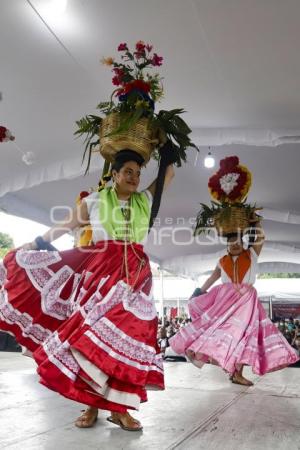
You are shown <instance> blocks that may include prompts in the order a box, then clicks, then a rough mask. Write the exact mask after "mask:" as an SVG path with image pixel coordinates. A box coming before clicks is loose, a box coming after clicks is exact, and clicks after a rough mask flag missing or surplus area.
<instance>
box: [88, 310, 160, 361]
mask: <svg viewBox="0 0 300 450" xmlns="http://www.w3.org/2000/svg"><path fill="white" fill-rule="evenodd" d="M91 329H92V331H93V332H94V333H95V334H96V336H97V337H98V338H100V339H101V340H102V341H104V342H105V343H106V344H107V345H108V346H109V347H111V348H113V349H114V350H116V351H118V352H119V353H122V354H123V355H125V356H127V357H129V358H131V359H135V360H137V361H139V362H141V363H147V364H152V363H153V360H154V358H155V355H156V352H155V349H154V348H153V347H151V346H149V345H146V344H144V343H143V342H140V341H137V340H136V339H133V338H131V337H130V336H128V335H127V334H125V333H124V332H123V331H121V330H120V329H119V328H117V327H116V326H115V325H114V324H113V323H112V322H111V321H110V320H108V319H106V318H105V317H103V318H102V319H101V320H99V321H98V322H97V323H95V324H94V325H93V326H92V327H91Z"/></svg>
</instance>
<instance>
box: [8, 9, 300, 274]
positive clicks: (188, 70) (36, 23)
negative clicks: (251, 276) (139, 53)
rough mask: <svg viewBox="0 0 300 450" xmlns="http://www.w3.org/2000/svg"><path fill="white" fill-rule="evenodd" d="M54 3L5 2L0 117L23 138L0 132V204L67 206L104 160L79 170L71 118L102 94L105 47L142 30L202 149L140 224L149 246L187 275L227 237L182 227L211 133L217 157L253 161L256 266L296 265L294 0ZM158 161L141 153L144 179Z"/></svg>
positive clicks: (203, 198) (42, 214)
mask: <svg viewBox="0 0 300 450" xmlns="http://www.w3.org/2000/svg"><path fill="white" fill-rule="evenodd" d="M51 3H53V0H43V1H42V0H31V1H29V0H28V1H26V0H10V1H9V2H8V1H5V0H2V1H0V6H1V14H0V36H1V39H0V55H1V61H2V63H1V74H0V77H1V84H0V90H1V93H2V101H1V102H0V124H1V125H5V126H7V127H8V128H9V129H10V130H11V131H12V132H13V133H14V134H15V136H16V144H17V145H18V149H17V148H16V147H15V146H14V143H7V144H1V148H0V152H1V153H0V162H1V164H0V208H2V209H3V210H5V211H7V212H8V213H11V214H16V215H20V216H23V217H27V218H31V219H33V220H37V221H40V222H42V223H45V224H50V222H51V216H50V210H51V208H53V207H54V206H64V205H70V206H72V205H73V204H74V202H75V198H76V196H77V194H78V193H79V192H80V191H81V190H83V189H84V190H86V189H87V188H89V187H91V186H95V185H96V184H97V182H98V177H99V174H100V171H101V165H102V162H101V159H100V157H99V156H98V155H94V158H93V161H92V168H91V171H90V175H89V176H87V177H83V172H84V169H83V167H82V166H81V155H82V152H83V145H82V142H80V141H79V140H74V138H73V132H74V129H75V127H74V123H75V120H76V119H78V118H80V117H81V116H82V115H84V114H86V113H93V112H94V108H95V106H96V105H97V104H98V103H99V101H101V100H105V99H107V98H108V97H109V95H110V92H111V81H110V78H111V74H110V71H109V70H107V69H105V68H103V67H102V66H101V65H100V64H99V60H100V59H101V57H102V56H108V55H114V54H115V53H116V50H115V49H116V47H117V45H118V44H119V42H128V43H129V44H131V45H132V44H133V43H135V42H136V41H137V40H139V39H143V40H145V41H149V42H151V43H153V44H154V45H155V48H156V49H157V51H158V53H159V54H162V55H163V56H164V57H165V64H164V65H163V66H162V68H161V69H162V70H161V74H162V76H164V84H165V90H166V96H165V100H164V101H163V102H162V104H161V108H163V109H167V108H173V107H184V108H185V109H186V110H187V111H188V113H187V114H186V117H185V119H186V120H187V121H188V123H189V124H190V125H191V128H192V130H193V139H194V141H195V142H196V143H198V145H200V150H201V151H200V154H199V155H198V156H197V155H196V153H195V152H194V151H191V152H190V155H189V161H188V164H186V165H185V166H184V167H183V168H180V169H178V170H177V171H176V178H175V181H174V183H173V186H172V187H171V188H170V189H169V190H168V192H167V193H166V194H165V196H164V199H163V201H162V205H161V211H160V223H157V225H156V227H155V229H154V230H153V232H152V233H151V235H150V237H149V242H148V244H147V251H148V252H149V254H150V256H151V257H152V258H153V260H155V261H157V262H159V263H160V264H161V265H162V266H163V267H165V268H167V269H169V270H172V271H173V272H175V273H177V274H182V275H186V276H189V277H193V278H197V277H198V276H199V275H201V274H203V273H205V272H207V271H209V270H212V269H213V267H214V265H215V262H216V257H217V255H216V254H219V253H218V252H222V250H223V249H224V245H222V244H220V243H213V244H212V243H211V242H209V241H208V240H207V239H204V238H203V239H202V240H201V241H200V242H199V241H196V240H195V239H193V238H192V232H191V229H192V224H193V219H194V218H195V215H196V213H197V210H198V208H199V203H200V202H209V195H208V191H207V180H208V178H209V176H210V175H211V174H212V172H213V170H214V169H205V168H204V167H203V159H204V157H205V156H206V154H207V151H208V146H211V147H212V148H211V151H212V153H213V155H214V156H215V158H216V160H217V161H219V160H220V159H221V158H222V157H224V156H228V155H232V154H236V155H238V156H239V157H240V160H241V162H242V163H243V164H245V165H247V166H248V167H249V169H250V170H251V171H252V172H253V178H254V180H253V187H252V190H251V193H250V196H249V199H248V200H249V201H250V202H257V204H258V205H260V206H262V207H263V208H264V210H263V212H262V215H263V216H264V218H265V220H264V227H265V230H266V235H267V242H266V246H265V249H264V251H263V254H262V257H261V270H263V271H274V272H276V271H297V272H299V265H300V253H299V252H300V196H299V188H300V183H299V167H300V153H299V142H300V121H299V111H300V91H299V89H298V86H299V74H300V60H299V58H297V54H298V43H299V41H300V28H299V21H298V18H299V15H300V3H299V2H295V1H293V0H286V1H285V2H282V1H280V0H274V1H273V2H269V1H267V0H251V1H250V0H245V1H240V0H230V1H226V2H224V1H222V0H213V1H211V0H186V1H185V2H182V1H180V0H165V1H163V2H159V1H156V0H151V1H147V2H146V1H143V0H142V1H141V0H123V1H117V0H110V1H109V2H107V1H104V0H69V1H68V2H63V3H66V5H67V8H66V11H65V12H64V13H63V14H61V15H57V14H56V15H55V14H53V11H52V14H50V12H49V9H48V10H46V9H45V6H47V5H48V6H50V5H51ZM28 151H31V152H33V153H34V154H35V158H36V161H35V163H34V164H32V165H30V166H28V165H26V164H24V163H23V161H22V154H21V152H28ZM156 171H157V166H156V163H154V162H152V163H150V164H149V165H148V167H147V169H145V173H144V174H143V175H144V176H143V183H142V184H143V186H142V187H144V186H147V184H149V183H150V181H151V180H152V179H153V178H154V177H155V174H156ZM56 214H57V217H58V216H60V215H62V214H63V208H61V209H60V210H56V212H55V217H56ZM162 228H163V231H162ZM159 230H160V233H158V231H159Z"/></svg>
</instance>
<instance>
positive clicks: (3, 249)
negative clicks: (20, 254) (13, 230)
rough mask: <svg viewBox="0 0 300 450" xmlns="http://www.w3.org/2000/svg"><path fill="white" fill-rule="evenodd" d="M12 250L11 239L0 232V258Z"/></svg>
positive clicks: (12, 242)
mask: <svg viewBox="0 0 300 450" xmlns="http://www.w3.org/2000/svg"><path fill="white" fill-rule="evenodd" d="M12 248H14V241H13V239H12V238H11V237H10V235H9V234H7V233H1V232H0V258H3V257H4V256H5V255H6V253H8V252H9V250H11V249H12Z"/></svg>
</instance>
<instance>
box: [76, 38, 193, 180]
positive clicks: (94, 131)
mask: <svg viewBox="0 0 300 450" xmlns="http://www.w3.org/2000/svg"><path fill="white" fill-rule="evenodd" d="M117 49H118V52H119V59H117V58H112V57H107V58H103V59H102V62H103V64H105V65H107V66H109V67H110V68H111V70H112V73H113V77H112V83H113V85H114V86H115V89H114V90H113V92H112V94H111V97H110V100H109V101H106V102H101V103H99V104H98V106H97V110H98V111H99V112H100V114H101V115H103V116H104V118H103V117H101V115H100V116H98V115H94V114H90V115H87V116H85V117H82V118H81V119H80V120H78V121H76V124H77V127H78V129H77V130H76V131H75V135H76V136H85V152H84V156H83V159H85V158H86V157H87V160H88V164H87V168H86V173H87V171H88V169H89V164H90V160H91V154H92V152H93V151H94V150H95V147H96V146H98V145H99V144H100V136H99V131H100V130H101V125H102V123H103V120H105V119H106V118H107V117H108V116H110V115H114V117H117V118H118V124H119V125H118V127H116V128H115V129H114V130H113V131H112V132H110V133H109V134H107V135H106V136H105V137H116V136H117V135H123V136H124V135H125V134H126V133H127V132H128V130H129V129H132V128H133V127H134V126H135V124H136V123H138V122H139V121H140V122H142V123H143V127H145V124H147V132H149V130H150V133H151V134H152V136H153V137H152V138H151V139H149V140H150V141H151V142H153V151H152V153H151V156H152V157H153V158H155V159H157V160H159V159H160V153H159V151H158V148H159V147H162V146H163V144H164V143H165V142H166V141H169V142H170V143H171V144H172V149H173V151H174V155H175V156H174V160H176V164H177V165H178V166H180V165H181V161H184V162H185V161H186V150H187V149H188V148H190V147H194V148H195V149H197V150H198V148H197V146H196V145H195V144H194V143H193V142H192V140H191V139H190V137H189V134H190V133H191V129H190V128H189V127H188V125H187V124H186V123H185V121H184V120H183V119H182V117H181V114H183V113H184V112H185V111H184V110H183V109H182V108H176V109H172V110H169V111H165V110H160V111H158V112H156V111H155V106H156V102H158V101H159V100H160V99H161V98H162V96H163V86H162V78H161V77H160V75H159V74H158V73H155V72H154V71H152V70H153V68H156V67H158V66H161V65H162V63H163V57H162V56H159V55H158V54H157V53H155V52H154V51H153V46H152V45H150V44H146V43H145V42H143V41H138V42H136V44H135V45H134V48H133V49H132V50H130V49H129V47H128V45H127V43H126V42H121V43H120V44H119V45H118V47H117ZM141 119H142V120H141ZM145 119H146V120H145ZM149 136H150V134H149ZM155 146H156V148H155Z"/></svg>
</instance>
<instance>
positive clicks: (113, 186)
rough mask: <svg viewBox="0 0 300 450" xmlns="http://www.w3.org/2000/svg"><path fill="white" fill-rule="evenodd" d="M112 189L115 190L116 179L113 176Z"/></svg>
mask: <svg viewBox="0 0 300 450" xmlns="http://www.w3.org/2000/svg"><path fill="white" fill-rule="evenodd" d="M112 189H113V190H114V191H115V190H116V181H115V179H114V178H113V182H112Z"/></svg>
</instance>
